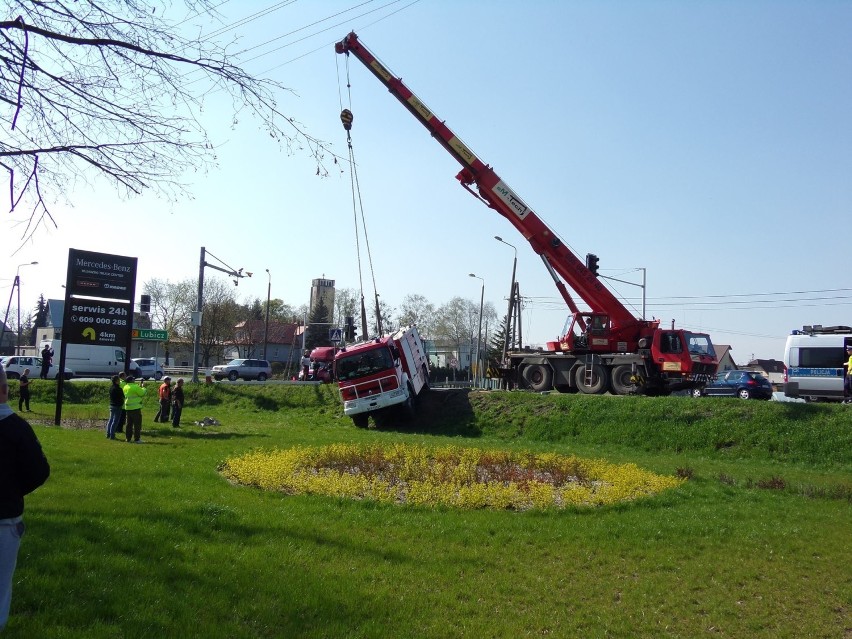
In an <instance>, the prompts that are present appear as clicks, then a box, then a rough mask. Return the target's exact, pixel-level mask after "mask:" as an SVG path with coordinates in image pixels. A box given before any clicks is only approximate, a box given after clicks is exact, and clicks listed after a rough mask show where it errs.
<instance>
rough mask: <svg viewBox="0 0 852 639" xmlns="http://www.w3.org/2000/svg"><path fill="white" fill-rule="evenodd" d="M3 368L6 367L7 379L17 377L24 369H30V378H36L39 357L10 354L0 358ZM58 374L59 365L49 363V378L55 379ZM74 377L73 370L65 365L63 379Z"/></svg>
mask: <svg viewBox="0 0 852 639" xmlns="http://www.w3.org/2000/svg"><path fill="white" fill-rule="evenodd" d="M0 363H1V364H3V368H5V369H6V377H7V378H9V379H18V378H20V377H21V375H23V374H24V369H25V368H29V369H30V379H36V378H37V377H38V376H39V375H41V357H31V356H29V355H10V356H8V357H4V358H3V359H2V360H0ZM58 375H59V366H57V365H56V364H51V365H50V370H48V373H47V376H48V377H49V378H50V379H56V378H57V376H58ZM72 377H74V371H72V370H71V369H70V368H68V367H67V366H66V367H65V379H71V378H72Z"/></svg>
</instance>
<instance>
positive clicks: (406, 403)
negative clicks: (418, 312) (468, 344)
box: [334, 326, 429, 428]
mask: <svg viewBox="0 0 852 639" xmlns="http://www.w3.org/2000/svg"><path fill="white" fill-rule="evenodd" d="M334 376H335V377H336V378H337V385H338V388H339V390H340V399H341V400H342V401H343V414H344V415H346V416H347V417H351V418H352V422H353V423H354V424H355V425H356V426H357V427H358V428H366V427H367V422H368V420H369V418H370V416H372V417H373V420H374V421H376V422H377V424H380V423H381V421H382V419H383V418H384V416H385V415H389V414H391V412H392V411H402V413H403V417H406V418H410V417H412V416H413V415H414V403H415V401H416V400H417V397H418V396H419V395H420V393H422V392H423V391H426V390H428V389H429V358H428V356H427V354H426V347H425V346H424V345H423V340H422V339H420V334H419V333H418V332H417V327H416V326H409V327H408V328H401V329H399V330H398V331H395V332H394V333H391V334H390V335H385V336H383V337H377V338H375V339H371V340H366V341H363V342H359V343H357V344H352V345H348V346H345V347H344V348H342V349H340V350H339V351H338V352H337V354H336V355H335V358H334Z"/></svg>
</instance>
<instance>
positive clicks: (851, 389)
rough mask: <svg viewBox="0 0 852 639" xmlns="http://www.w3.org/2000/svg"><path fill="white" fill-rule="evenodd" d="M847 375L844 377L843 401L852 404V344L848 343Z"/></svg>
mask: <svg viewBox="0 0 852 639" xmlns="http://www.w3.org/2000/svg"><path fill="white" fill-rule="evenodd" d="M846 356H847V357H848V358H849V361H847V362H846V376H845V377H844V378H843V403H844V404H852V344H847V345H846Z"/></svg>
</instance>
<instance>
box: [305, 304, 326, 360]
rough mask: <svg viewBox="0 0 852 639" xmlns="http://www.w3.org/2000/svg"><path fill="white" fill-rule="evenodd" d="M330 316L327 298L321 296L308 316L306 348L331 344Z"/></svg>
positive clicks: (311, 348)
mask: <svg viewBox="0 0 852 639" xmlns="http://www.w3.org/2000/svg"><path fill="white" fill-rule="evenodd" d="M328 316H329V312H328V306H326V305H325V300H324V299H323V298H322V296H320V298H319V302H317V304H316V306H314V308H313V310H312V311H311V314H310V315H309V316H308V327H307V333H306V334H305V350H308V351H310V350H313V349H315V348H316V347H317V346H331V342H330V341H329V339H328V329H329V327H330V326H331V324H330V322H329V321H328Z"/></svg>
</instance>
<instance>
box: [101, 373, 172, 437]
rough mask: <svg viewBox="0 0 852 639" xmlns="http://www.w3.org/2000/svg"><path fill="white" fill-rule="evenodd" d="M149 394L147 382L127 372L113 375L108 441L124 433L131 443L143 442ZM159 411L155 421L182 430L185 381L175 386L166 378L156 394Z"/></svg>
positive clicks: (110, 392)
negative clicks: (145, 404) (143, 427)
mask: <svg viewBox="0 0 852 639" xmlns="http://www.w3.org/2000/svg"><path fill="white" fill-rule="evenodd" d="M147 393H148V389H147V388H145V381H144V380H139V381H138V382H137V381H136V379H135V378H134V377H133V376H132V375H130V376H127V377H125V374H124V373H119V374H118V375H113V376H112V386H111V387H110V390H109V420H107V425H106V436H107V439H115V438H116V434H117V433H122V432H123V433H124V439H125V441H128V442H131V441H132V442H134V443H140V442H141V441H142V440H141V436H142V402H143V401H144V399H145V396H146V395H147ZM157 396H158V410H157V415H156V416H155V417H154V421H155V422H161V423H164V424H165V423H168V422H169V421H171V423H172V427H173V428H180V416H181V413H182V412H183V403H184V395H183V378H180V379H178V380H177V383H175V385H174V386H172V378H171V377H168V376H167V377H164V378H163V383H162V384H161V385H160V388H159V389H158V391H157Z"/></svg>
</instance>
